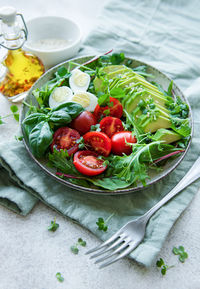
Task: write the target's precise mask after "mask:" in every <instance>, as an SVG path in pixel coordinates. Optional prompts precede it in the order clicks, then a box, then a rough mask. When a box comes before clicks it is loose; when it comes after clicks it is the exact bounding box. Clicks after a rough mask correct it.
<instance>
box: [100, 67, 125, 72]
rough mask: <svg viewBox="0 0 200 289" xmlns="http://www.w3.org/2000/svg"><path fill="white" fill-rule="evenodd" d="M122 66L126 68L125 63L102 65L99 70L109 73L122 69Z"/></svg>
mask: <svg viewBox="0 0 200 289" xmlns="http://www.w3.org/2000/svg"><path fill="white" fill-rule="evenodd" d="M123 68H128V67H126V66H125V65H108V66H105V67H102V68H101V69H100V72H104V73H110V72H114V71H116V70H119V69H123Z"/></svg>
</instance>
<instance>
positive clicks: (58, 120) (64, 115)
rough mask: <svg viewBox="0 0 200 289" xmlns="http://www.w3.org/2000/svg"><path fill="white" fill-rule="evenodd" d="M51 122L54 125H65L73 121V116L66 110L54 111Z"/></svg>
mask: <svg viewBox="0 0 200 289" xmlns="http://www.w3.org/2000/svg"><path fill="white" fill-rule="evenodd" d="M49 121H51V122H53V124H54V125H65V124H67V123H70V122H71V121H72V118H71V116H70V115H69V113H68V112H66V111H64V110H59V111H54V112H52V113H51V116H50V118H49Z"/></svg>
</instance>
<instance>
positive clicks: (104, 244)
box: [85, 229, 121, 255]
mask: <svg viewBox="0 0 200 289" xmlns="http://www.w3.org/2000/svg"><path fill="white" fill-rule="evenodd" d="M120 232H121V229H120V230H119V231H117V232H116V233H115V234H114V235H112V236H111V237H110V238H109V239H108V240H106V241H105V242H104V243H102V244H100V245H99V246H97V247H95V248H93V249H91V250H89V251H87V252H86V253H85V254H86V255H87V254H90V253H93V252H95V251H98V250H100V249H101V248H103V247H105V246H106V245H108V244H110V243H111V242H113V241H114V240H115V239H117V237H119V234H120Z"/></svg>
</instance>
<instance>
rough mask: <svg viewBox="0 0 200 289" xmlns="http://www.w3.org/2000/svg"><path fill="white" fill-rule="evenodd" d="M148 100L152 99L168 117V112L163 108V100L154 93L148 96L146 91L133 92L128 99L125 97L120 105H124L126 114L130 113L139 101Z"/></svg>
mask: <svg viewBox="0 0 200 289" xmlns="http://www.w3.org/2000/svg"><path fill="white" fill-rule="evenodd" d="M148 98H152V99H153V100H154V103H155V105H156V106H157V107H158V108H159V109H161V110H163V111H164V112H165V113H166V114H167V115H168V110H167V109H166V108H165V99H163V98H160V97H159V96H158V95H157V94H154V93H151V94H149V93H148V92H146V90H144V91H141V92H138V93H136V92H134V93H133V94H132V95H130V96H129V97H128V96H127V97H126V98H125V99H124V102H123V103H122V104H124V107H125V108H126V110H127V112H129V113H131V112H132V111H133V110H134V109H135V108H136V107H137V105H138V103H139V101H140V100H141V99H143V100H148ZM162 108H163V109H162Z"/></svg>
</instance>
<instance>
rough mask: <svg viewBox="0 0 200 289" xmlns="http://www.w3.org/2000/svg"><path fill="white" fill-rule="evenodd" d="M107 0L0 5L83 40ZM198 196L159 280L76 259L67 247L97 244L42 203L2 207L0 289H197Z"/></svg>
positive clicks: (1, 135)
mask: <svg viewBox="0 0 200 289" xmlns="http://www.w3.org/2000/svg"><path fill="white" fill-rule="evenodd" d="M105 2H106V1H105V0H104V1H98V0H95V1H94V0H85V1H81V0H73V1H69V0H65V1H64V0H62V1H59V4H58V5H57V4H56V5H55V1H52V0H49V1H48V5H47V2H46V3H44V1H43V2H41V1H39V0H36V1H34V2H33V3H32V2H28V1H25V0H21V1H20V2H19V1H14V0H13V1H11V0H8V1H1V3H0V6H3V5H12V6H15V7H16V8H17V9H18V11H20V12H22V13H23V14H24V16H25V19H29V18H32V17H36V16H40V15H61V16H66V17H70V18H71V19H74V20H75V21H76V22H77V23H78V24H79V25H80V27H81V29H82V32H83V35H84V36H86V35H87V34H88V33H89V31H90V29H91V28H92V27H93V26H94V25H95V22H96V16H97V15H98V14H99V13H100V9H101V7H102V6H103V4H104V3H105ZM9 106H10V104H9V103H8V102H7V100H6V99H4V98H3V97H2V96H0V115H4V114H6V112H9ZM6 122H7V124H6V125H4V126H0V141H1V140H3V139H5V138H6V139H12V138H13V137H14V135H17V124H16V122H15V121H14V120H13V119H12V118H9V119H7V120H6ZM199 203H200V194H197V195H196V197H195V198H194V200H193V201H192V203H191V205H190V206H189V207H188V209H187V210H186V211H185V212H184V213H183V214H182V216H181V218H180V219H179V220H178V221H177V223H176V224H175V226H174V227H173V229H172V230H171V232H170V234H169V236H168V238H167V240H166V242H165V245H164V247H163V249H162V251H161V253H160V255H159V256H158V258H159V257H162V258H163V259H164V260H165V261H166V263H167V264H168V265H175V267H174V268H172V269H170V270H169V271H168V272H167V275H166V276H164V277H163V276H161V274H160V272H159V271H158V269H157V268H156V266H155V264H154V265H153V266H152V267H151V268H149V269H144V268H143V267H141V266H139V265H137V264H136V263H134V262H133V261H129V260H127V259H125V260H121V261H120V262H118V263H116V264H113V265H112V266H110V267H107V268H105V269H102V270H99V269H98V267H97V266H96V265H94V264H93V262H92V261H91V260H89V258H88V256H85V255H84V253H85V252H86V250H87V249H86V248H81V249H80V252H79V254H78V255H74V254H72V253H71V252H70V246H71V245H73V244H75V243H76V241H77V239H78V238H79V237H81V238H83V239H84V240H86V241H87V248H91V247H94V246H95V245H97V244H98V243H99V241H98V240H97V239H96V238H95V237H94V236H93V235H92V234H90V233H89V232H88V231H86V230H85V229H83V228H81V227H80V226H78V225H77V224H74V223H73V222H72V221H71V220H67V219H65V218H63V217H62V216H59V215H58V214H57V213H55V212H54V211H53V210H51V209H49V208H47V207H46V206H44V205H43V204H41V203H40V204H39V205H37V206H36V208H35V209H34V210H33V211H32V212H31V214H29V215H28V216H27V217H20V216H18V215H16V214H14V213H12V212H9V211H8V210H7V209H5V208H3V207H0V248H1V249H0V289H29V288H31V289H35V288H37V289H47V288H48V289H51V288H52V289H57V288H71V289H77V288H81V289H86V288H87V289H89V288H95V289H100V288H105V289H107V288H113V289H114V288H119V289H124V288H127V289H132V288H134V289H139V288H143V289H149V288H154V289H157V288H159V289H168V288H173V289H190V288H191V289H199V288H200V278H199V276H200V269H199V265H198V263H199V259H200V250H199V249H200V245H199V240H200V230H199V222H200V212H199ZM55 215H56V217H57V222H58V223H59V224H60V227H59V229H58V230H57V231H56V232H55V233H51V232H48V231H47V227H48V225H49V223H50V221H51V220H53V218H54V217H55ZM179 245H183V246H184V247H185V249H186V251H187V252H188V254H189V259H188V260H186V262H185V264H182V263H180V262H179V261H178V258H177V256H175V255H173V254H172V252H171V250H172V248H173V246H179ZM57 272H61V273H62V275H63V277H64V278H65V280H64V282H63V283H62V284H61V283H59V282H58V281H57V280H56V278H55V274H56V273H57Z"/></svg>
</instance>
